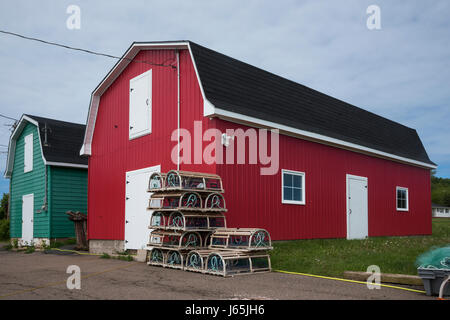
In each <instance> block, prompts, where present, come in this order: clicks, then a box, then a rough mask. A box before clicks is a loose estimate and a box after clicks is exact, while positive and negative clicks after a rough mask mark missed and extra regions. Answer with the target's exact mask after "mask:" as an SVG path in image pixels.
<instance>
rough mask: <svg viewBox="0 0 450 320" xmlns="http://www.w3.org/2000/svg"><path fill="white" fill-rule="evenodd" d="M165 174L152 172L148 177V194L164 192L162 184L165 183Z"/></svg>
mask: <svg viewBox="0 0 450 320" xmlns="http://www.w3.org/2000/svg"><path fill="white" fill-rule="evenodd" d="M166 176H167V174H165V173H161V172H154V173H152V175H151V176H150V179H149V181H148V189H147V191H148V192H157V191H161V190H164V184H165V181H166Z"/></svg>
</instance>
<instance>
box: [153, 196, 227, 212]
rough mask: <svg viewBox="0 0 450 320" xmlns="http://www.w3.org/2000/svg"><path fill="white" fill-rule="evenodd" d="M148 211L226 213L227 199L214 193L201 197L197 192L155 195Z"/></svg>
mask: <svg viewBox="0 0 450 320" xmlns="http://www.w3.org/2000/svg"><path fill="white" fill-rule="evenodd" d="M147 209H148V210H158V211H164V210H165V211H167V210H172V211H173V210H186V211H202V212H204V211H208V212H225V211H227V209H226V207H225V199H224V197H223V196H222V194H220V193H217V192H214V193H210V194H207V195H204V196H203V197H202V195H200V194H199V193H198V192H195V191H186V192H171V193H154V194H152V196H151V197H150V201H149V205H148V208H147Z"/></svg>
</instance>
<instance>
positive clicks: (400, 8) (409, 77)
mask: <svg viewBox="0 0 450 320" xmlns="http://www.w3.org/2000/svg"><path fill="white" fill-rule="evenodd" d="M70 4H76V5H79V6H80V8H81V29H80V30H68V29H67V28H66V19H67V17H68V14H67V13H66V8H67V6H68V5H70ZM370 4H377V5H378V6H380V8H381V21H382V22H381V26H382V29H381V30H376V31H369V30H368V29H367V27H366V19H367V14H366V8H367V6H368V5H370ZM448 13H450V3H449V2H448V1H445V0H442V1H426V2H425V1H408V2H397V1H395V2H394V1H385V0H377V1H375V2H374V1H368V0H364V1H361V0H348V1H332V0H328V1H314V0H311V1H295V0H286V1H282V2H280V1H262V0H250V1H237V0H227V1H225V0H221V1H219V0H215V1H210V0H209V1H207V0H197V1H192V0H191V1H187V0H184V1H175V0H169V1H126V2H124V1H121V2H113V1H95V2H94V1H90V2H87V1H58V2H55V1H50V0H46V1H39V2H30V1H14V2H2V3H1V4H0V21H1V23H0V25H1V26H0V29H6V30H10V31H14V32H18V33H23V34H26V35H30V36H36V37H40V38H43V39H47V40H49V41H56V42H61V43H65V44H69V45H73V46H77V47H83V48H88V49H91V50H97V51H102V52H106V53H110V54H114V55H119V56H120V55H121V54H122V53H123V52H124V51H125V50H126V49H127V48H128V46H129V45H130V44H131V42H132V41H146V40H148V41H154V40H177V39H189V40H193V41H195V42H197V43H199V44H201V45H204V46H206V47H210V48H212V49H214V50H217V51H219V52H222V53H225V54H227V55H230V56H232V57H235V58H237V59H240V60H243V61H245V62H248V63H251V64H253V65H255V66H258V67H260V68H263V69H265V70H268V71H270V72H273V73H276V74H279V75H281V76H284V77H287V78H289V79H292V80H294V81H297V82H300V83H302V84H304V85H307V86H310V87H312V88H314V89H316V90H319V91H322V92H324V93H327V94H330V95H332V96H334V97H336V98H339V99H342V100H344V101H346V102H349V103H352V104H354V105H357V106H359V107H362V108H365V109H367V110H370V111H372V112H375V113H377V114H380V115H382V116H385V117H388V118H390V119H392V120H395V121H398V122H400V123H403V124H405V125H408V126H410V127H414V128H416V129H417V131H418V132H419V134H420V135H421V138H422V141H423V142H424V144H425V147H426V148H427V150H428V152H429V154H430V157H431V158H432V160H435V161H437V162H438V164H441V163H439V162H441V161H442V164H443V166H444V168H443V171H442V172H447V173H446V174H447V175H448V176H450V172H449V171H450V169H449V168H450V163H445V159H446V158H445V157H446V156H448V153H449V150H450V148H449V144H448V141H450V130H446V129H445V127H444V126H440V124H441V123H445V122H446V123H449V120H450V111H449V110H450V108H449V106H448V103H449V102H448V101H450V91H449V90H448V83H450V41H448V39H449V38H450V22H448ZM0 58H1V59H0V70H2V72H1V73H0V84H1V86H0V105H1V111H2V113H4V114H7V115H10V116H13V117H20V115H21V114H22V113H30V114H37V115H42V116H48V117H54V118H58V119H65V120H71V121H75V122H84V121H85V119H86V115H87V111H88V103H89V97H90V93H91V91H92V90H93V89H94V88H95V86H96V85H97V84H98V82H99V81H100V80H101V79H102V78H103V76H104V75H105V74H106V73H107V72H108V71H109V69H110V68H111V67H112V66H113V64H114V63H115V61H114V60H112V59H108V58H102V57H95V56H90V55H86V54H83V53H78V52H72V51H67V50H64V49H61V48H55V47H51V46H45V45H43V44H39V43H33V42H29V41H25V40H21V39H17V38H13V37H10V36H6V35H0ZM5 122H7V121H3V120H0V127H1V126H3V123H5ZM431 128H433V129H431ZM7 140H8V134H7V131H6V132H5V131H4V130H1V129H0V144H5V143H7ZM0 160H2V158H0ZM0 169H1V170H4V161H1V165H0Z"/></svg>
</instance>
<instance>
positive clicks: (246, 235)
mask: <svg viewBox="0 0 450 320" xmlns="http://www.w3.org/2000/svg"><path fill="white" fill-rule="evenodd" d="M209 247H210V248H220V249H225V250H227V249H232V250H236V249H237V250H246V251H253V250H271V249H272V242H271V239H270V234H269V232H267V231H266V230H264V229H252V228H218V229H216V230H215V231H214V232H213V234H211V237H210V241H209Z"/></svg>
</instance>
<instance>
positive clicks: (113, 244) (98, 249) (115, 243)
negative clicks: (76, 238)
mask: <svg viewBox="0 0 450 320" xmlns="http://www.w3.org/2000/svg"><path fill="white" fill-rule="evenodd" d="M124 244H125V242H124V241H123V240H89V252H90V253H98V254H102V253H107V254H116V253H118V252H123V251H124Z"/></svg>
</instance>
